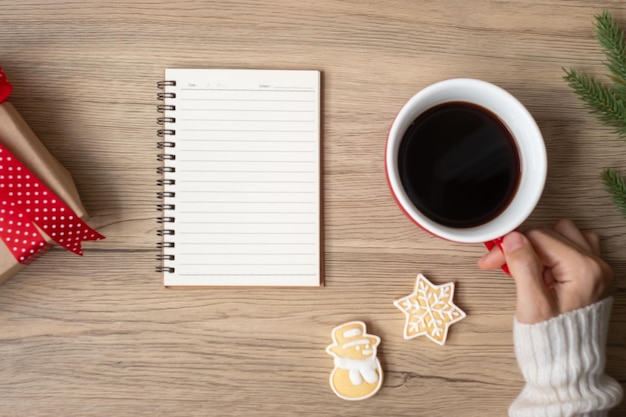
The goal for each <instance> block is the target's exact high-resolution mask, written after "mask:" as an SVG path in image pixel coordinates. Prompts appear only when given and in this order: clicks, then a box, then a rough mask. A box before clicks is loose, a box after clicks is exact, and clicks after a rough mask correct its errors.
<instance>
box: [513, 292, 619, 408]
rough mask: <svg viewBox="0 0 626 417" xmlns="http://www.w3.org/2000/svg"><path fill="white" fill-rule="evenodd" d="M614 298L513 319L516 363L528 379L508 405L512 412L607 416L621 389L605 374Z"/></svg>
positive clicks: (617, 402) (615, 403)
mask: <svg viewBox="0 0 626 417" xmlns="http://www.w3.org/2000/svg"><path fill="white" fill-rule="evenodd" d="M612 304H613V299H612V298H606V299H604V300H602V301H599V302H597V303H595V304H592V305H590V306H587V307H584V308H581V309H578V310H575V311H570V312H568V313H565V314H561V315H559V316H557V317H554V318H552V319H550V320H547V321H544V322H541V323H536V324H523V323H520V322H518V321H517V319H515V322H514V329H513V335H514V342H515V354H516V356H517V362H518V364H519V367H520V369H521V371H522V375H523V376H524V379H525V380H526V386H525V387H524V389H523V391H522V393H521V394H520V396H519V397H518V398H517V399H516V400H515V401H514V402H513V404H512V405H511V407H510V408H509V414H510V416H512V417H522V416H535V417H538V416H545V417H551V416H577V417H578V416H581V417H582V416H594V417H596V416H603V415H606V410H608V409H609V408H611V407H614V406H616V405H617V404H619V402H620V400H621V398H622V388H621V387H620V385H619V384H618V383H617V382H616V381H615V380H614V379H612V378H610V377H608V376H607V375H606V374H605V373H604V366H605V362H606V358H605V346H606V337H607V332H608V325H609V318H610V315H611V306H612Z"/></svg>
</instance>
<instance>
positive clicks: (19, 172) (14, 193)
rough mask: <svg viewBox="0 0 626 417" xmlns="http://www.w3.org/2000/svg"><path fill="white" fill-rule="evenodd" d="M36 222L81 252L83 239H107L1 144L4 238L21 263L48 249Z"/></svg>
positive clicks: (0, 209)
mask: <svg viewBox="0 0 626 417" xmlns="http://www.w3.org/2000/svg"><path fill="white" fill-rule="evenodd" d="M35 225H37V227H39V228H40V229H41V230H43V232H45V234H46V235H48V236H50V238H51V239H52V240H54V242H56V243H57V244H58V245H60V246H63V247H64V248H65V249H67V250H69V251H71V252H74V253H75V254H77V255H81V256H82V254H83V250H82V248H81V242H82V241H86V240H99V239H104V236H102V235H101V234H99V233H98V232H96V231H95V230H93V229H92V228H90V227H89V226H88V225H87V224H86V223H85V222H84V221H82V220H81V219H80V218H79V217H78V216H77V215H76V213H74V211H73V210H72V209H70V208H69V207H68V206H67V205H66V204H65V203H64V202H63V201H61V199H60V198H58V197H57V196H56V195H55V194H54V193H53V192H52V191H51V190H50V189H49V188H48V187H46V186H45V185H44V184H43V183H42V182H41V181H40V180H39V179H38V178H37V177H36V176H35V175H34V174H33V173H32V172H30V171H29V170H28V168H26V167H25V166H24V165H23V164H22V163H21V162H20V161H19V160H18V159H17V158H15V157H14V156H13V155H12V154H11V153H10V152H9V151H8V150H7V149H6V148H5V147H4V146H2V145H1V144H0V239H2V242H3V243H4V244H5V245H6V246H7V247H8V248H9V250H10V251H11V253H12V254H13V256H15V258H16V259H17V260H18V261H19V262H20V263H24V264H26V263H30V262H32V260H33V259H34V258H35V257H37V256H38V255H40V254H41V252H42V251H44V250H46V249H47V246H48V245H47V243H46V241H45V239H44V237H43V236H42V234H41V232H40V231H39V230H38V229H37V227H35Z"/></svg>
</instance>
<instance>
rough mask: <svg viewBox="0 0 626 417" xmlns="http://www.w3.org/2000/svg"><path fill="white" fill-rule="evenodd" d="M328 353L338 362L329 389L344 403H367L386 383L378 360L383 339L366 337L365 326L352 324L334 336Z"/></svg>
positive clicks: (339, 328) (333, 333)
mask: <svg viewBox="0 0 626 417" xmlns="http://www.w3.org/2000/svg"><path fill="white" fill-rule="evenodd" d="M332 338H333V343H332V344H331V345H329V346H328V347H327V348H326V352H327V353H328V354H329V355H332V356H333V357H334V358H335V368H334V369H333V372H332V373H331V374H330V387H331V388H332V390H333V391H334V392H335V394H337V396H338V397H339V398H343V399H344V400H364V399H366V398H369V397H371V396H372V395H374V394H376V393H377V392H378V390H379V389H380V387H381V385H382V383H383V368H382V367H381V366H380V362H379V361H378V358H377V357H376V348H377V346H378V345H379V344H380V337H378V336H374V335H371V334H367V331H366V329H365V323H363V322H362V321H351V322H348V323H344V324H342V325H340V326H337V327H335V328H334V329H333V332H332Z"/></svg>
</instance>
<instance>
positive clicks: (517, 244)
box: [502, 232, 524, 253]
mask: <svg viewBox="0 0 626 417" xmlns="http://www.w3.org/2000/svg"><path fill="white" fill-rule="evenodd" d="M522 246H524V236H523V235H522V234H521V233H518V232H511V233H509V234H508V235H506V236H505V237H504V239H503V240H502V248H503V249H504V252H505V253H511V252H515V251H516V250H518V249H519V248H521V247H522Z"/></svg>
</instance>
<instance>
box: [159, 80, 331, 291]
mask: <svg viewBox="0 0 626 417" xmlns="http://www.w3.org/2000/svg"><path fill="white" fill-rule="evenodd" d="M165 79H166V80H173V81H175V82H176V85H175V86H168V87H166V89H165V92H166V93H173V94H175V98H166V100H165V103H164V104H166V105H171V106H174V107H175V110H170V111H166V112H165V117H171V118H175V123H167V124H166V125H165V129H172V130H175V132H176V133H175V135H174V136H166V138H167V140H168V141H171V142H173V143H175V147H173V148H166V151H167V153H168V154H171V155H174V157H175V159H174V160H167V161H165V166H170V167H173V168H174V169H175V172H174V173H165V175H164V178H165V179H168V178H171V179H174V180H175V184H173V185H166V186H165V189H164V191H171V192H173V193H175V196H174V197H172V198H166V199H165V201H164V203H165V204H173V205H175V210H173V211H166V212H165V213H164V216H165V217H173V218H174V219H175V221H174V223H172V224H168V225H167V227H166V228H168V229H172V230H174V233H175V234H174V235H171V236H170V235H166V236H165V237H164V241H165V242H172V243H173V245H174V247H173V248H165V249H164V254H165V255H173V258H174V259H173V260H168V261H165V265H166V266H168V267H171V268H173V273H168V272H166V273H165V274H164V284H165V285H166V286H198V285H207V286H215V285H217V286H222V285H223V286H249V285H251V286H256V285H258V286H319V285H320V284H321V281H322V279H321V258H322V256H321V241H320V240H321V224H320V217H321V216H320V214H321V207H320V204H321V192H320V73H319V71H277V70H194V69H168V70H166V74H165Z"/></svg>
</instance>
